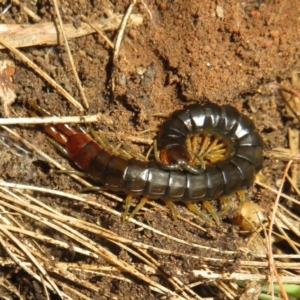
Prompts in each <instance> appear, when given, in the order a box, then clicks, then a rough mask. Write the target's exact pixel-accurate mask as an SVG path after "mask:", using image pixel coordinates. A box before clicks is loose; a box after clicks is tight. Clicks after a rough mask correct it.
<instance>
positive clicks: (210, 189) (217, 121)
mask: <svg viewBox="0 0 300 300" xmlns="http://www.w3.org/2000/svg"><path fill="white" fill-rule="evenodd" d="M29 104H30V105H31V106H32V107H33V108H34V109H35V110H36V111H38V112H39V113H40V114H43V115H45V114H47V115H49V114H50V113H49V112H47V111H45V110H44V109H42V108H41V107H39V106H38V105H36V104H34V103H33V102H30V103H29ZM45 128H46V131H47V132H48V134H50V135H51V136H52V137H53V138H54V139H55V140H56V141H57V142H58V143H60V144H61V145H63V146H64V147H65V148H66V151H67V153H68V156H69V158H70V159H71V160H73V161H74V163H75V164H76V165H77V166H78V168H80V169H81V170H82V171H84V172H85V173H86V174H87V176H88V177H90V178H91V179H92V180H93V181H94V182H96V183H98V184H99V185H100V186H101V187H102V188H104V189H106V190H111V191H121V192H124V193H126V194H127V195H129V196H128V197H127V198H128V201H127V204H126V212H127V211H128V207H129V205H130V201H131V198H132V197H135V196H141V195H142V196H144V197H143V204H144V203H145V202H146V200H147V199H153V200H156V199H162V200H164V201H165V202H166V203H167V205H168V206H169V207H171V208H172V207H173V208H172V209H174V205H173V203H174V202H178V201H181V202H185V203H188V204H189V205H190V204H192V203H198V202H202V201H206V200H210V199H217V198H219V197H222V196H226V195H229V194H231V193H234V192H236V191H237V190H240V189H243V188H245V187H248V186H250V185H251V184H252V183H253V181H254V177H255V174H256V173H258V172H259V171H260V170H261V169H262V166H263V141H262V138H261V137H260V135H259V133H258V131H257V129H256V128H255V125H254V123H253V122H252V121H251V120H250V119H249V118H248V117H246V116H245V115H242V114H241V113H239V112H238V111H237V110H236V109H235V108H233V107H231V106H218V105H216V104H205V105H197V104H195V105H192V106H189V107H187V108H185V109H182V110H178V111H175V112H174V113H173V114H172V115H171V117H170V118H169V119H168V120H166V121H165V122H164V123H163V124H162V127H161V131H160V133H159V134H158V137H157V144H158V150H159V151H160V158H161V162H156V161H152V160H151V161H142V160H139V159H135V158H132V159H126V158H123V157H122V156H119V155H114V154H111V153H110V152H109V151H107V150H105V149H103V148H102V147H101V145H99V144H98V143H96V142H95V141H94V140H93V139H92V138H90V137H89V136H88V135H86V134H84V133H80V132H77V131H75V130H74V129H73V128H72V127H70V126H68V125H57V126H54V125H46V126H45ZM200 132H205V133H208V134H215V135H217V136H220V137H221V138H222V139H223V140H224V142H225V143H226V145H227V147H228V151H227V154H226V155H225V157H224V159H223V160H221V161H218V162H215V163H211V164H207V165H206V167H205V169H201V168H197V167H193V166H191V160H190V154H189V151H188V150H187V148H186V146H185V140H186V138H187V135H189V134H197V133H200ZM189 205H188V207H189ZM139 208H140V207H139ZM194 211H195V210H194ZM134 213H136V210H135V211H134ZM130 216H132V215H130Z"/></svg>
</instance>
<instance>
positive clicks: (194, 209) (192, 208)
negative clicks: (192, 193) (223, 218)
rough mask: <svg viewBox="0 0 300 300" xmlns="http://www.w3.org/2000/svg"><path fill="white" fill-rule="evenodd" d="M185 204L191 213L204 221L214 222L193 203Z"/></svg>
mask: <svg viewBox="0 0 300 300" xmlns="http://www.w3.org/2000/svg"><path fill="white" fill-rule="evenodd" d="M184 203H185V205H186V206H187V208H188V209H189V210H190V211H191V212H193V213H195V214H196V215H198V216H199V217H200V218H201V219H203V220H205V221H209V222H211V221H212V220H211V218H209V216H207V215H206V214H205V213H203V212H202V211H201V210H200V208H199V207H198V206H197V205H196V204H195V203H192V202H189V201H187V202H184Z"/></svg>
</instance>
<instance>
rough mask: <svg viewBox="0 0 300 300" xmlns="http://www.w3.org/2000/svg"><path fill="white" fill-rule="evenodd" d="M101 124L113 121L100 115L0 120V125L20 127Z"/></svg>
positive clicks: (109, 123) (110, 123)
mask: <svg viewBox="0 0 300 300" xmlns="http://www.w3.org/2000/svg"><path fill="white" fill-rule="evenodd" d="M94 122H101V123H103V124H106V125H112V124H113V121H112V120H111V118H109V117H107V116H104V115H103V114H101V113H98V114H96V115H90V116H71V117H57V116H53V117H44V118H40V117H36V118H7V119H4V118H1V119H0V125H21V124H28V125H29V124H30V125H35V124H66V123H69V124H72V123H73V124H84V123H94Z"/></svg>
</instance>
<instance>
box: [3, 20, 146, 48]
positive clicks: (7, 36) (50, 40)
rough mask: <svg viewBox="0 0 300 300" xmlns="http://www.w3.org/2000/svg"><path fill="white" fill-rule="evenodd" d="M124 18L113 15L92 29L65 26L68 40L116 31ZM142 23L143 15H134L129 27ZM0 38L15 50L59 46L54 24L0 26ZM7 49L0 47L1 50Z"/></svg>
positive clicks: (83, 24)
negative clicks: (100, 32)
mask: <svg viewBox="0 0 300 300" xmlns="http://www.w3.org/2000/svg"><path fill="white" fill-rule="evenodd" d="M122 18H123V16H122V15H113V16H112V17H111V18H108V19H102V20H100V21H97V22H92V23H91V24H92V27H91V25H89V24H88V23H85V22H82V23H81V26H80V27H79V28H76V27H74V25H73V24H64V31H65V34H66V38H67V39H68V40H70V39H74V38H78V37H81V36H85V35H88V34H91V33H95V32H96V30H101V31H110V30H116V29H117V28H119V26H120V23H121V20H122ZM142 23H143V17H142V15H139V14H132V15H131V16H130V18H129V22H128V26H139V25H141V24H142ZM94 28H95V29H94ZM0 37H1V38H2V39H3V40H5V41H6V42H7V43H8V44H10V45H11V46H12V47H14V48H22V47H30V46H36V45H48V46H51V45H57V44H58V33H57V28H56V27H55V24H54V23H39V24H0ZM5 48H6V47H4V46H3V45H0V49H5Z"/></svg>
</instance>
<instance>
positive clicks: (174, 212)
mask: <svg viewBox="0 0 300 300" xmlns="http://www.w3.org/2000/svg"><path fill="white" fill-rule="evenodd" d="M164 203H165V204H166V206H167V207H168V208H169V209H170V210H171V214H172V217H173V219H174V221H176V220H177V217H178V210H177V207H176V205H175V204H174V202H173V201H171V200H164Z"/></svg>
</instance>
